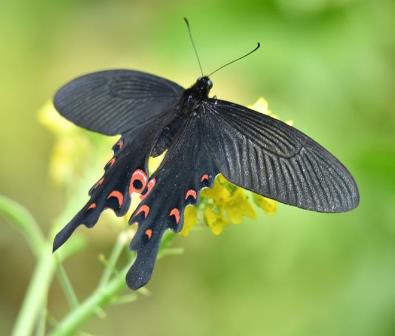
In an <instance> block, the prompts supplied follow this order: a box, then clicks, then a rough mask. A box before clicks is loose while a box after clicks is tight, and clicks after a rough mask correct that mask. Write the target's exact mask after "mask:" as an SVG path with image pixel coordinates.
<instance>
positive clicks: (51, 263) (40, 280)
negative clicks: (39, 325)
mask: <svg viewBox="0 0 395 336" xmlns="http://www.w3.org/2000/svg"><path fill="white" fill-rule="evenodd" d="M45 246H46V247H47V249H42V252H41V257H40V258H39V261H38V264H37V266H36V269H35V270H34V274H33V277H32V280H31V282H30V284H29V288H28V290H27V293H26V295H25V299H24V301H23V304H22V308H21V310H20V312H19V314H18V317H17V320H16V323H15V327H14V330H13V331H12V335H14V336H25V335H26V336H28V335H31V334H32V330H33V328H34V325H35V323H36V321H37V319H38V317H39V313H40V310H41V309H42V307H43V305H44V302H45V300H46V297H47V292H48V288H49V285H50V283H51V279H52V277H53V274H54V272H55V268H56V264H55V259H54V258H53V257H52V254H51V248H50V246H49V244H46V245H45Z"/></svg>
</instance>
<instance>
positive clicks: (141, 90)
mask: <svg viewBox="0 0 395 336" xmlns="http://www.w3.org/2000/svg"><path fill="white" fill-rule="evenodd" d="M183 91H184V89H183V88H182V87H181V86H179V85H178V84H176V83H174V82H171V81H169V80H167V79H164V78H161V77H157V76H154V75H151V74H147V73H144V72H139V71H132V70H106V71H99V72H94V73H90V74H87V75H84V76H81V77H78V78H76V79H74V80H72V81H71V82H69V83H68V84H66V85H65V86H63V87H62V88H61V89H60V90H59V91H58V92H57V93H56V95H55V98H54V104H55V107H56V109H57V110H58V111H59V113H60V114H61V115H63V116H64V117H65V118H67V119H69V120H70V121H72V122H73V123H75V124H77V125H78V126H81V127H84V128H86V129H89V130H92V131H95V132H99V133H103V134H106V135H115V134H123V133H125V132H127V131H129V130H133V129H134V128H139V127H140V126H141V125H142V124H145V123H147V122H149V121H150V120H152V119H155V118H158V116H159V115H160V114H161V113H163V111H166V110H170V108H171V107H174V105H175V104H176V103H177V102H178V100H179V98H180V96H181V94H182V92H183ZM172 112H173V113H174V109H173V110H172Z"/></svg>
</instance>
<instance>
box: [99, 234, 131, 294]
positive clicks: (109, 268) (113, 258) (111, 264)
mask: <svg viewBox="0 0 395 336" xmlns="http://www.w3.org/2000/svg"><path fill="white" fill-rule="evenodd" d="M124 234H125V233H124V232H122V233H121V234H120V235H119V236H118V238H117V241H116V243H115V244H114V247H113V248H112V251H111V254H110V257H109V258H108V260H107V262H106V268H105V269H104V272H103V275H102V277H101V279H100V282H99V285H98V287H99V288H101V287H103V286H105V285H106V283H107V282H108V281H109V280H110V278H111V275H112V274H113V273H115V267H116V264H117V261H118V259H119V257H120V256H121V253H122V250H123V248H124V246H125V239H124V237H123V235H124Z"/></svg>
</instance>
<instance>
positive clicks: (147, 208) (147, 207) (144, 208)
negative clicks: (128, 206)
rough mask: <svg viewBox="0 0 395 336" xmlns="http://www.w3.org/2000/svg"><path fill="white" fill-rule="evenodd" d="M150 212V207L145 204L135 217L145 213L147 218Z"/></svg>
mask: <svg viewBox="0 0 395 336" xmlns="http://www.w3.org/2000/svg"><path fill="white" fill-rule="evenodd" d="M149 211H150V207H149V206H148V205H146V204H144V205H142V206H141V207H140V208H139V209H138V210H137V211H136V214H135V216H137V215H138V214H139V213H141V212H144V218H147V216H148V214H149Z"/></svg>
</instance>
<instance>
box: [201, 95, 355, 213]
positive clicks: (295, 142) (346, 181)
mask: <svg viewBox="0 0 395 336" xmlns="http://www.w3.org/2000/svg"><path fill="white" fill-rule="evenodd" d="M202 108H203V109H204V110H205V113H206V114H207V115H208V116H209V119H210V122H209V123H208V124H207V127H209V128H210V131H209V132H208V134H210V136H209V137H208V139H207V141H208V143H209V148H210V153H211V155H212V156H213V159H214V160H215V162H216V165H217V166H218V168H219V170H220V171H221V173H223V174H224V175H225V177H226V178H227V179H229V180H230V181H231V182H233V183H235V184H236V185H239V186H241V187H243V188H246V189H249V190H252V191H253V192H256V193H258V194H261V195H264V196H267V197H269V198H272V199H275V200H278V201H280V202H283V203H286V204H290V205H295V206H297V207H300V208H303V209H308V210H315V211H320V212H343V211H348V210H351V209H353V208H355V207H356V206H357V205H358V203H359V194H358V189H357V186H356V184H355V181H354V179H353V178H352V176H351V174H350V173H349V172H348V170H347V169H346V168H345V167H344V166H343V165H342V164H341V163H340V162H339V161H338V160H337V159H336V158H335V157H334V156H333V155H332V154H330V153H329V152H328V151H327V150H326V149H324V148H323V147H322V146H320V145H319V144H318V143H316V142H315V141H314V140H312V139H311V138H309V137H308V136H307V135H305V134H303V133H302V132H300V131H298V130H296V129H295V128H293V127H291V126H289V125H287V124H285V123H283V122H281V121H279V120H276V119H274V118H271V117H269V116H267V115H264V114H261V113H258V112H256V111H253V110H250V109H248V108H246V107H244V106H240V105H237V104H233V103H230V102H226V101H221V100H208V101H207V102H205V103H204V104H203V107H202Z"/></svg>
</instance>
